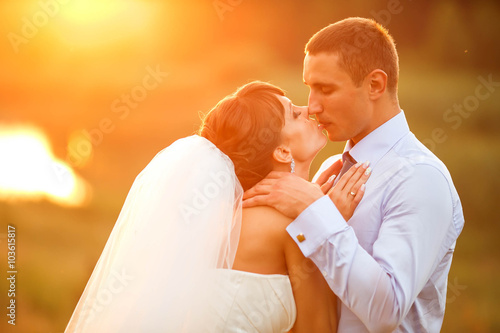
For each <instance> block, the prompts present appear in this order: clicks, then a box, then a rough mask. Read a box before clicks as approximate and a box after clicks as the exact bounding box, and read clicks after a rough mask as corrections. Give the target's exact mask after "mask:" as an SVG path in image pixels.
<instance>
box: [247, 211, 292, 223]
mask: <svg viewBox="0 0 500 333" xmlns="http://www.w3.org/2000/svg"><path fill="white" fill-rule="evenodd" d="M243 219H244V220H252V221H262V222H264V223H269V222H272V224H275V225H277V226H283V225H285V226H286V225H288V224H290V222H292V219H291V218H289V217H287V216H285V215H283V214H281V213H280V212H278V211H277V210H276V209H274V208H272V207H268V206H257V207H252V208H245V209H243Z"/></svg>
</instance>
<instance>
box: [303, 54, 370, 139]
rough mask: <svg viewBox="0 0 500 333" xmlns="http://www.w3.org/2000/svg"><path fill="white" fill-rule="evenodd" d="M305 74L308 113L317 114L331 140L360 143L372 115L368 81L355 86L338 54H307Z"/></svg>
mask: <svg viewBox="0 0 500 333" xmlns="http://www.w3.org/2000/svg"><path fill="white" fill-rule="evenodd" d="M303 76H304V83H305V84H306V85H307V86H309V89H310V92H309V114H310V115H315V116H316V118H317V120H318V122H319V123H320V124H322V125H323V126H324V128H325V129H326V130H327V131H328V137H329V139H330V140H332V141H345V140H349V139H352V140H353V141H354V143H357V142H358V141H359V139H360V138H362V137H363V136H364V135H366V134H365V131H366V129H367V128H368V127H369V123H370V119H371V108H370V104H369V98H368V94H367V93H366V91H367V89H366V83H365V82H363V83H362V84H361V85H360V86H356V85H355V84H354V82H353V81H352V79H351V77H350V76H349V74H348V73H347V72H346V71H345V70H344V69H343V68H341V67H340V66H339V64H338V56H337V55H336V54H334V53H319V54H316V55H310V54H307V55H306V57H305V59H304V73H303Z"/></svg>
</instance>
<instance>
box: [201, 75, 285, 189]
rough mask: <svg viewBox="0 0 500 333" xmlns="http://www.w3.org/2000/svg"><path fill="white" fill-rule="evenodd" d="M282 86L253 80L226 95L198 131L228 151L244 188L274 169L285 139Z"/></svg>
mask: <svg viewBox="0 0 500 333" xmlns="http://www.w3.org/2000/svg"><path fill="white" fill-rule="evenodd" d="M277 95H279V96H284V95H285V93H284V91H283V90H281V89H280V88H278V87H276V86H274V85H272V84H269V83H266V82H261V81H253V82H250V83H248V84H245V85H244V86H242V87H240V88H238V90H236V92H235V93H233V94H231V95H229V96H226V97H225V98H224V99H222V100H221V101H220V102H219V103H217V105H216V106H215V107H214V108H213V109H212V110H210V112H209V113H208V114H207V115H206V116H204V118H203V119H202V124H201V127H200V130H199V132H198V134H199V135H200V136H202V137H204V138H206V139H208V140H210V141H211V142H212V143H213V144H214V145H215V146H217V148H219V149H220V150H221V151H222V152H223V153H224V154H226V155H227V156H228V157H229V158H230V159H231V160H232V161H233V164H234V169H235V173H236V176H237V177H238V180H239V181H240V184H241V186H242V187H243V190H245V191H246V190H248V189H250V188H251V187H253V186H254V185H255V184H257V183H258V182H259V181H261V180H262V179H263V178H264V177H265V176H266V175H267V174H268V173H269V172H271V171H272V169H273V161H272V155H273V152H274V149H275V148H276V147H277V146H278V145H279V144H280V142H281V130H282V129H283V126H284V125H285V109H284V107H283V104H282V103H281V102H280V100H279V99H278V97H277Z"/></svg>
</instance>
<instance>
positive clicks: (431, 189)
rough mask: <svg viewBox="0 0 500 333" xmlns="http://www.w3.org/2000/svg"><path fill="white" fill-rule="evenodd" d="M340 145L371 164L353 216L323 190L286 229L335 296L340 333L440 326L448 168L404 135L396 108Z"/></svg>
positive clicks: (447, 256)
mask: <svg viewBox="0 0 500 333" xmlns="http://www.w3.org/2000/svg"><path fill="white" fill-rule="evenodd" d="M345 151H349V153H350V154H351V156H352V157H353V158H354V159H355V160H356V161H358V162H364V161H367V160H368V161H370V162H371V167H372V169H373V171H372V175H371V176H370V178H369V180H368V182H367V183H366V192H365V195H364V197H363V199H362V201H361V203H360V204H359V206H358V207H357V208H356V211H355V212H354V215H353V216H352V217H351V219H350V220H349V221H347V223H346V221H345V220H344V219H343V217H342V215H341V214H340V213H339V211H338V210H337V208H336V207H335V205H334V204H333V203H332V201H331V200H330V198H329V197H328V196H323V197H322V198H320V199H318V200H317V201H316V202H314V203H313V204H312V205H310V206H309V207H308V208H307V209H306V210H304V211H303V212H302V213H301V214H300V215H299V216H298V217H297V219H296V220H295V221H294V222H292V223H291V224H290V225H289V226H288V228H287V231H288V233H289V234H290V236H291V237H292V238H293V239H294V240H295V241H296V243H297V244H298V246H299V247H300V249H301V250H302V252H303V253H304V255H305V256H306V257H309V258H311V259H312V260H313V261H314V262H315V263H316V265H317V266H318V267H319V269H320V270H321V271H322V272H323V275H324V276H325V279H326V280H327V282H328V284H329V285H330V288H331V289H332V290H333V291H334V293H335V294H336V295H337V296H338V297H339V299H340V301H341V302H339V304H340V320H339V332H341V333H343V332H356V333H357V332H368V331H369V332H393V331H395V332H439V331H440V329H441V325H442V322H443V317H444V309H445V303H446V289H447V280H448V273H449V270H450V265H451V260H452V256H453V252H454V249H455V242H456V240H457V238H458V236H459V235H460V232H461V231H462V228H463V226H464V217H463V213H462V206H461V203H460V199H459V197H458V194H457V191H456V190H455V187H454V185H453V182H452V180H451V176H450V174H449V172H448V170H447V169H446V166H445V165H444V164H443V163H442V162H441V161H440V160H439V159H438V158H437V157H436V156H435V155H434V154H433V153H432V152H431V151H430V150H428V149H427V148H426V147H425V146H424V145H423V144H421V143H420V142H419V141H418V140H417V139H416V138H415V136H414V135H413V133H411V132H410V129H409V127H408V124H407V122H406V118H405V116H404V113H403V111H401V112H400V113H399V114H398V115H396V116H394V117H393V118H392V119H390V120H389V121H387V122H386V123H384V124H383V125H381V126H380V127H378V128H377V129H375V130H374V131H373V132H371V133H370V134H369V135H367V136H366V137H365V138H363V139H362V140H361V141H360V142H358V144H356V145H355V146H354V147H352V146H351V142H350V141H348V143H347V145H346V148H345ZM339 157H340V155H336V156H332V157H331V158H329V159H328V160H327V161H325V163H323V165H322V166H321V169H320V171H319V172H318V173H320V172H321V171H322V170H324V169H325V168H327V167H328V166H330V165H331V164H332V163H333V162H335V161H336V160H338V159H339ZM299 234H303V235H304V237H305V240H303V241H302V242H300V241H299V240H298V239H297V235H299ZM299 238H301V237H299Z"/></svg>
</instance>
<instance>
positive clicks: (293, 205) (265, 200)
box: [243, 171, 333, 219]
mask: <svg viewBox="0 0 500 333" xmlns="http://www.w3.org/2000/svg"><path fill="white" fill-rule="evenodd" d="M332 182H333V180H332ZM328 183H329V182H328V181H327V183H326V184H327V185H329V186H330V187H331V184H328ZM326 191H328V190H326ZM323 195H324V193H323V191H322V189H321V187H320V185H318V184H314V183H310V182H308V181H307V180H305V179H302V178H300V177H298V176H296V175H294V174H291V173H288V172H277V171H273V172H270V173H269V174H268V175H267V177H266V178H264V179H263V180H261V181H260V182H258V183H257V184H256V185H255V186H254V187H252V188H251V189H249V190H248V191H246V192H245V194H244V195H243V208H249V207H255V206H270V207H273V208H275V209H276V210H278V211H279V212H281V213H282V214H283V215H286V216H288V217H290V218H292V219H295V218H297V216H299V215H300V213H302V211H304V210H305V209H306V208H307V207H308V206H309V205H310V204H312V203H313V202H315V201H316V200H318V199H319V198H321V197H322V196H323Z"/></svg>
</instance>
